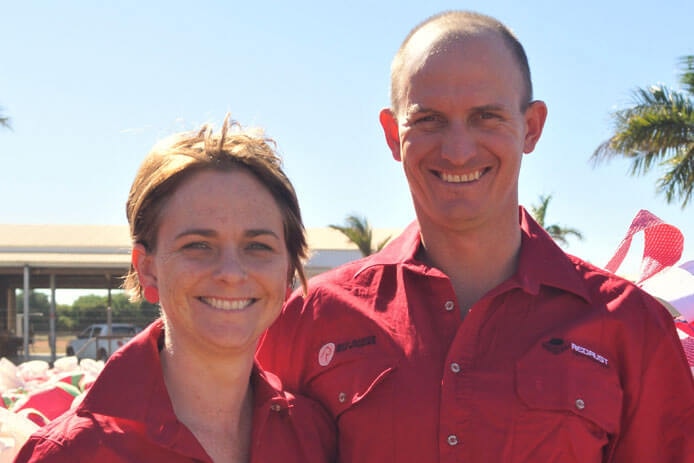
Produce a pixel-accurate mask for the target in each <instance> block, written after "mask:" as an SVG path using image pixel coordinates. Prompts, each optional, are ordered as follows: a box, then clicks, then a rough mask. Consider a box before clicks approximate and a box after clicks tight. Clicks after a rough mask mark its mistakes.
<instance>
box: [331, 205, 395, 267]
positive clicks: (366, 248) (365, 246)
mask: <svg viewBox="0 0 694 463" xmlns="http://www.w3.org/2000/svg"><path fill="white" fill-rule="evenodd" d="M330 228H332V229H334V230H338V231H340V232H341V233H342V234H343V235H345V236H346V237H347V239H349V241H351V242H352V243H354V244H356V245H357V248H359V252H361V254H362V256H364V257H366V256H368V255H370V254H373V253H374V252H378V251H380V250H381V249H383V246H385V245H386V243H387V242H388V240H389V239H390V236H389V237H388V238H386V239H384V240H383V241H381V242H380V243H378V245H376V248H373V247H372V245H371V242H372V241H373V230H372V229H371V225H369V221H368V220H366V218H365V217H359V216H356V215H348V216H347V218H346V219H345V225H343V226H342V225H330Z"/></svg>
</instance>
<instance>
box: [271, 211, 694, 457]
mask: <svg viewBox="0 0 694 463" xmlns="http://www.w3.org/2000/svg"><path fill="white" fill-rule="evenodd" d="M520 223H521V228H522V245H521V252H520V259H519V264H518V269H517V272H516V274H515V275H514V276H513V277H511V278H510V279H509V280H507V281H506V282H504V283H502V284H501V285H499V286H498V287H497V288H494V289H493V290H492V291H490V292H489V293H488V294H486V295H485V296H484V297H482V298H481V299H480V300H479V301H478V302H477V303H476V304H474V306H473V307H472V308H471V310H470V311H469V313H468V314H467V315H466V317H465V318H464V320H461V316H460V309H459V307H458V303H457V300H456V296H455V294H454V291H453V287H452V285H451V282H450V280H449V279H448V277H447V276H446V275H444V274H443V273H442V272H441V271H439V270H438V269H436V268H432V267H429V266H427V265H426V264H424V263H422V262H420V261H418V260H417V259H416V258H415V255H416V252H417V250H418V248H419V246H420V238H419V229H418V227H417V225H416V224H413V225H411V226H410V227H409V228H408V229H407V230H406V231H405V232H404V233H403V234H402V235H401V236H400V237H398V238H397V239H396V240H394V241H392V242H391V243H390V244H389V245H388V246H387V247H386V248H385V249H384V250H383V251H381V252H380V253H377V254H375V255H372V256H369V257H367V258H365V259H362V260H359V261H356V262H354V263H350V264H347V265H345V266H342V267H340V268H338V269H335V270H334V271H330V272H328V273H326V274H322V275H319V276H318V277H316V278H315V279H314V280H313V281H312V282H311V284H310V287H309V294H308V295H307V297H306V298H305V299H304V298H302V297H300V296H299V295H298V294H295V295H294V296H293V298H292V299H291V300H290V301H289V303H288V305H287V306H286V308H285V310H284V312H283V314H282V315H281V316H280V318H279V319H278V320H277V322H276V323H275V324H274V325H273V326H272V327H271V329H270V330H269V332H268V334H267V336H266V338H265V340H264V342H263V344H262V346H261V349H260V351H259V353H258V359H259V361H260V362H261V364H262V365H263V367H265V368H267V369H269V370H270V371H274V372H275V373H277V374H278V375H279V376H280V377H281V378H282V380H283V382H284V384H285V386H286V387H287V388H288V389H290V390H292V388H293V389H295V390H297V391H299V392H301V393H304V394H307V395H309V396H312V397H314V398H317V399H319V400H320V401H321V402H322V403H323V404H324V405H325V407H326V408H328V409H329V411H330V412H331V413H332V415H333V417H334V418H335V420H336V422H337V426H338V453H339V459H340V461H341V462H350V463H351V462H354V463H357V462H358V463H371V462H373V463H382V462H398V463H407V462H412V463H424V462H425V463H430V462H445V463H448V462H475V463H478V462H484V463H490V462H491V463H493V462H499V463H501V462H503V463H516V462H533V463H535V462H543V463H547V462H561V463H571V462H576V463H593V462H621V463H627V462H629V463H634V462H648V463H652V462H665V461H667V462H685V461H686V462H694V382H693V380H692V375H691V372H690V370H689V368H688V367H687V363H686V360H685V357H684V354H683V351H682V346H681V344H680V341H679V339H678V337H677V335H676V331H675V327H674V323H673V320H672V317H671V316H670V314H669V313H668V312H667V311H666V310H665V309H664V308H663V306H661V305H660V304H659V303H658V302H657V301H656V300H654V299H653V298H651V297H650V296H648V295H647V294H645V293H644V292H643V291H641V290H640V289H638V288H637V287H635V286H634V285H633V284H631V283H629V282H627V281H625V280H623V279H621V278H618V277H616V276H614V275H612V274H610V273H608V272H606V271H604V270H602V269H599V268H596V267H594V266H591V265H589V264H587V263H585V262H583V261H581V260H579V259H577V258H574V257H570V256H567V255H566V254H564V253H563V252H562V251H561V249H559V248H558V247H557V246H556V245H555V244H554V243H553V241H552V240H551V238H549V236H548V235H547V234H546V233H545V232H544V230H542V228H541V227H540V226H539V225H537V223H535V222H534V221H533V220H532V218H530V216H529V215H528V214H527V212H525V211H524V210H523V209H522V208H521V213H520Z"/></svg>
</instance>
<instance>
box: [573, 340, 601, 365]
mask: <svg viewBox="0 0 694 463" xmlns="http://www.w3.org/2000/svg"><path fill="white" fill-rule="evenodd" d="M571 350H572V351H574V352H576V353H577V354H580V355H585V356H586V357H588V358H590V359H592V360H595V361H596V362H598V363H601V364H603V365H605V366H607V359H606V358H605V357H603V356H602V355H600V354H596V353H595V352H593V351H592V350H590V349H588V348H586V347H583V346H579V345H578V344H575V343H573V342H572V343H571Z"/></svg>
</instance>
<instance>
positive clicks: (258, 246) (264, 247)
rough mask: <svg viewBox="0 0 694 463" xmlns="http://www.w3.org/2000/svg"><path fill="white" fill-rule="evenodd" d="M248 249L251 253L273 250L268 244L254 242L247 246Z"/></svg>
mask: <svg viewBox="0 0 694 463" xmlns="http://www.w3.org/2000/svg"><path fill="white" fill-rule="evenodd" d="M248 249H250V250H253V251H272V250H273V248H272V246H270V245H269V244H265V243H261V242H257V241H254V242H252V243H249V244H248Z"/></svg>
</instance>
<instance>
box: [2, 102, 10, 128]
mask: <svg viewBox="0 0 694 463" xmlns="http://www.w3.org/2000/svg"><path fill="white" fill-rule="evenodd" d="M0 127H5V128H7V129H9V128H10V118H9V117H7V116H3V114H2V106H0Z"/></svg>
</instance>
